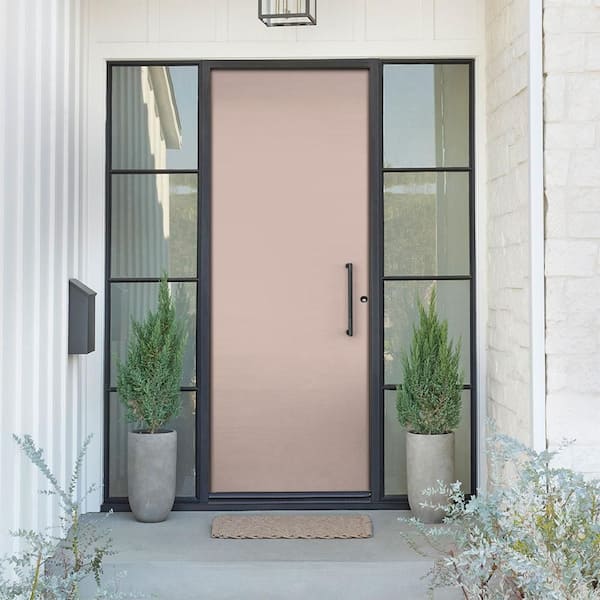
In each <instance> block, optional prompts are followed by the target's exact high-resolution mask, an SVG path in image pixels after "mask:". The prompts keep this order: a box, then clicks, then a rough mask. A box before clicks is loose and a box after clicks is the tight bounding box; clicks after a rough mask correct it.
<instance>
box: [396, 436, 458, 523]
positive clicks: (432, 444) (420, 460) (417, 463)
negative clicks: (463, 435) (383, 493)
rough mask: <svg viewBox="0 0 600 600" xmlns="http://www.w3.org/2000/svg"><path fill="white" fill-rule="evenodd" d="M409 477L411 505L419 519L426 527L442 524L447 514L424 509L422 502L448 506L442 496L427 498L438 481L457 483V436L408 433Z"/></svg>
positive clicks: (407, 470)
mask: <svg viewBox="0 0 600 600" xmlns="http://www.w3.org/2000/svg"><path fill="white" fill-rule="evenodd" d="M406 476H407V483H408V503H409V504H410V509H411V510H412V512H413V514H414V516H415V517H417V518H419V519H421V521H423V522H424V523H441V522H442V519H443V518H444V515H445V513H444V512H443V511H441V510H433V509H431V508H424V507H423V506H421V505H420V504H421V502H428V503H431V504H444V502H445V501H446V498H445V497H444V496H442V495H436V496H425V495H424V494H423V491H424V490H426V489H427V488H432V487H437V482H438V481H443V482H444V483H452V482H454V433H445V434H441V435H422V434H417V433H410V432H407V433H406Z"/></svg>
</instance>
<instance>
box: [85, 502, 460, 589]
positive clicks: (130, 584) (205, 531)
mask: <svg viewBox="0 0 600 600" xmlns="http://www.w3.org/2000/svg"><path fill="white" fill-rule="evenodd" d="M365 513H366V514H368V515H369V516H370V517H371V519H372V521H373V531H374V535H373V537H372V538H369V539H355V540H223V539H212V538H211V537H210V526H211V522H212V519H213V517H214V516H216V515H217V513H208V512H196V513H183V512H180V513H173V514H172V515H171V516H170V517H169V519H168V520H167V521H165V522H164V523H157V524H144V523H137V522H136V521H135V520H134V519H133V517H132V516H131V515H130V514H128V513H120V514H114V515H111V516H110V517H109V518H108V519H100V520H99V522H100V523H101V527H108V528H109V529H110V530H111V536H112V538H113V540H114V549H115V550H116V551H117V554H116V555H115V556H110V557H107V559H106V560H105V563H104V567H105V568H104V572H105V575H104V581H106V582H109V581H114V580H115V579H118V581H119V587H118V589H119V591H122V592H133V593H138V594H143V595H144V597H146V598H154V599H155V600H238V599H239V600H287V599H289V600H297V599H298V600H300V599H302V600H312V599H315V600H321V599H323V600H338V599H339V600H388V599H389V600H392V599H393V600H421V599H423V600H425V599H426V598H427V579H424V576H425V575H426V574H427V572H428V571H429V569H430V568H431V566H432V561H431V560H430V559H427V558H424V557H422V556H420V555H419V554H417V553H416V552H414V551H413V550H412V549H411V548H410V547H409V546H408V545H407V543H406V541H405V540H404V538H403V537H402V536H401V535H400V533H401V531H403V530H404V531H410V526H407V525H406V524H405V523H402V522H401V521H400V520H399V517H406V516H409V513H400V512H396V511H361V514H365ZM219 514H222V513H219ZM312 514H315V513H312ZM88 518H92V519H97V518H99V517H98V516H97V515H95V516H91V517H88ZM119 574H122V577H121V578H119V577H118V576H119ZM92 590H93V586H92V585H88V586H87V587H86V588H84V589H83V590H82V591H83V597H84V598H86V597H89V598H91V597H92V595H91V594H92ZM460 597H461V596H460V595H458V594H455V593H448V594H437V593H436V596H435V599H436V600H442V599H444V600H445V599H453V598H460Z"/></svg>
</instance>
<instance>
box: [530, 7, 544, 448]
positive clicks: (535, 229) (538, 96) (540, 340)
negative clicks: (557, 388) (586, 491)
mask: <svg viewBox="0 0 600 600" xmlns="http://www.w3.org/2000/svg"><path fill="white" fill-rule="evenodd" d="M542 11H543V6H542V0H531V2H529V227H530V231H529V233H530V244H531V245H530V257H529V258H530V270H531V297H530V306H529V310H530V327H531V332H530V333H531V444H532V446H533V448H534V449H535V450H537V451H540V450H543V449H545V448H546V356H545V279H544V79H543V31H542V14H543V12H542Z"/></svg>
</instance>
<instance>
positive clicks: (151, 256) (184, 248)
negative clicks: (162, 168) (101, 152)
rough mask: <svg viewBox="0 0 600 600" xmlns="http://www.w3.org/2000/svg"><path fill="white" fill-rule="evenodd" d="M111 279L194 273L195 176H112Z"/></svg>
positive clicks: (195, 252) (195, 229)
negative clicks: (165, 273)
mask: <svg viewBox="0 0 600 600" xmlns="http://www.w3.org/2000/svg"><path fill="white" fill-rule="evenodd" d="M111 202H112V205H111V275H112V277H160V276H161V275H162V273H163V272H164V271H167V272H168V274H169V276H170V277H195V276H196V262H197V251H196V248H197V244H196V235H197V230H198V208H197V207H198V184H197V176H196V175H188V174H179V175H113V178H112V199H111Z"/></svg>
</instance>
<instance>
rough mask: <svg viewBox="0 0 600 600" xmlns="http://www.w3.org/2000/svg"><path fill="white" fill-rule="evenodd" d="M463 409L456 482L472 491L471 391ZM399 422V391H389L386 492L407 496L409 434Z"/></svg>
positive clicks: (386, 399) (465, 394) (386, 401)
mask: <svg viewBox="0 0 600 600" xmlns="http://www.w3.org/2000/svg"><path fill="white" fill-rule="evenodd" d="M462 398H463V408H462V414H461V421H460V426H459V428H458V429H457V430H456V432H455V436H454V460H455V469H454V479H455V480H458V481H461V482H462V484H463V490H465V491H466V492H470V491H471V392H470V391H469V390H464V391H463V394H462ZM405 433H406V432H405V429H404V428H403V427H401V426H400V423H399V422H398V414H397V412H396V392H394V391H386V392H385V397H384V460H383V462H384V493H385V494H386V495H390V496H393V495H399V494H406V493H407V489H406V435H405Z"/></svg>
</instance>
